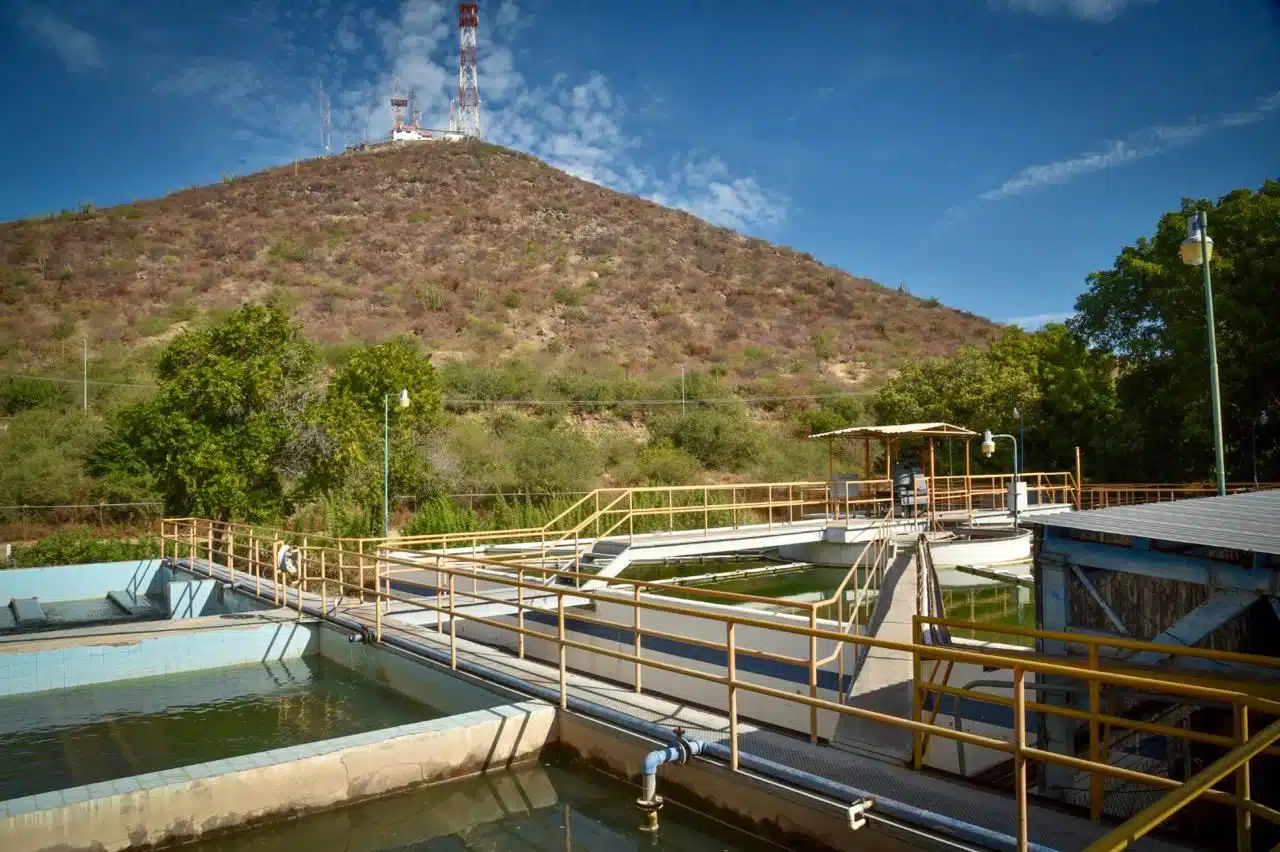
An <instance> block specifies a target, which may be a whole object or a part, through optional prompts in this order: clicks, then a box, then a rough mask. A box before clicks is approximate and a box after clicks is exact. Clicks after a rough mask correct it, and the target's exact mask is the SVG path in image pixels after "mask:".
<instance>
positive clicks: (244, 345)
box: [99, 304, 317, 521]
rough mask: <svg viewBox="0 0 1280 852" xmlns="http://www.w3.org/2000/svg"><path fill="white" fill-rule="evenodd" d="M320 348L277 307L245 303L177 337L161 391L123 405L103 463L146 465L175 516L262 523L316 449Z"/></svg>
mask: <svg viewBox="0 0 1280 852" xmlns="http://www.w3.org/2000/svg"><path fill="white" fill-rule="evenodd" d="M316 364H317V361H316V356H315V351H314V349H313V348H312V346H311V345H310V343H308V342H307V340H306V339H305V338H304V337H303V336H302V333H301V330H300V329H299V327H298V326H297V325H296V324H295V323H293V322H292V321H291V320H290V319H289V317H288V315H287V314H286V313H285V312H284V311H283V310H281V309H280V308H278V307H276V306H274V305H271V304H267V305H246V306H244V307H242V308H240V309H239V310H237V311H236V312H235V313H233V314H231V316H229V317H227V318H226V319H225V320H224V321H222V322H221V323H219V324H217V325H215V326H212V327H210V328H205V329H199V330H188V331H185V332H183V333H182V334H181V335H179V336H178V337H177V338H175V339H174V340H173V341H172V342H171V343H170V344H169V345H168V346H167V347H166V348H165V350H164V352H163V353H162V354H161V356H160V359H159V363H158V365H157V379H158V383H159V390H158V391H157V392H156V394H155V396H153V397H152V398H150V399H148V400H145V401H143V402H140V403H137V404H135V405H133V406H130V407H129V408H126V409H124V410H123V411H122V412H121V414H120V415H119V417H118V418H117V420H116V423H115V424H114V437H115V441H114V442H112V443H111V444H110V448H109V449H107V448H104V450H103V453H102V454H101V456H100V459H99V460H100V462H101V464H102V465H104V466H106V467H107V468H109V469H115V470H118V471H127V470H129V469H130V468H131V467H136V468H140V469H142V470H145V471H146V473H147V474H148V476H149V478H150V479H151V481H152V482H153V483H154V485H155V487H156V489H157V491H159V493H160V494H161V495H163V498H164V502H165V508H166V511H168V512H169V513H171V514H192V515H202V516H207V517H211V518H216V519H219V520H231V519H237V520H247V521H266V520H275V519H278V518H280V517H282V516H283V515H285V514H286V513H287V511H288V509H289V506H290V494H289V491H288V487H289V484H290V483H291V482H292V481H294V480H296V479H297V478H298V477H299V476H301V475H302V474H303V472H304V471H305V469H306V467H307V465H308V462H309V460H310V459H311V458H312V457H313V456H314V455H315V453H316V452H317V447H316V443H317V435H316V433H315V430H314V429H311V428H309V424H308V417H307V415H308V410H309V408H310V407H311V405H312V404H313V403H314V401H315V398H316V395H317V391H316V384H315V379H316Z"/></svg>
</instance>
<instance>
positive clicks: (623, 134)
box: [154, 0, 787, 229]
mask: <svg viewBox="0 0 1280 852" xmlns="http://www.w3.org/2000/svg"><path fill="white" fill-rule="evenodd" d="M489 8H492V6H491V7H489ZM324 20H325V21H326V22H327V25H328V26H331V27H332V28H333V34H332V38H331V39H329V43H330V49H331V55H322V56H318V57H316V59H315V61H314V62H313V63H312V67H313V70H312V71H311V72H310V73H309V76H307V77H302V76H299V74H298V73H297V72H288V71H286V70H284V69H283V68H282V67H279V66H276V65H273V64H271V63H270V62H269V61H264V59H263V58H262V56H261V54H256V53H255V54H247V55H246V56H247V58H243V59H242V58H236V57H205V58H201V59H197V60H194V61H193V60H189V59H184V60H182V61H181V62H180V63H178V62H177V61H176V59H174V60H171V61H172V62H173V64H174V66H175V67H171V68H169V69H168V70H167V72H165V73H163V74H160V75H158V77H159V80H160V81H159V82H158V83H155V84H154V86H155V89H156V91H158V92H160V93H163V94H167V95H171V96H186V97H194V98H201V99H203V100H204V102H205V103H208V104H211V105H213V106H216V107H218V108H219V109H220V110H221V111H222V112H223V113H224V114H225V115H226V116H227V118H228V119H229V120H230V121H231V122H232V124H233V126H232V127H230V128H228V132H227V134H226V136H227V138H231V133H232V132H235V131H239V134H240V135H239V136H238V137H237V138H238V139H241V140H245V141H246V142H247V143H248V144H250V145H253V146H256V151H258V152H260V154H259V155H260V156H266V155H267V152H269V151H276V152H277V154H278V157H279V159H285V158H293V157H298V156H307V155H312V156H313V155H314V154H315V153H316V152H317V142H318V140H319V136H320V117H319V114H318V110H317V103H318V98H317V97H316V91H317V88H318V86H319V85H321V84H322V85H323V86H324V88H325V90H326V91H327V92H329V94H330V99H331V102H332V117H333V144H334V146H335V147H337V148H339V149H340V148H341V147H342V146H343V145H344V144H345V143H354V142H356V141H359V140H360V139H361V138H363V137H366V136H367V138H369V139H379V138H383V137H384V136H385V134H386V132H387V131H388V130H389V128H390V126H391V108H390V106H389V103H388V99H389V96H390V95H391V90H392V87H393V80H396V81H398V82H399V84H400V88H401V89H402V91H408V90H410V89H413V90H415V91H416V92H417V96H418V102H419V106H420V109H421V112H422V123H423V124H424V125H425V126H427V127H433V128H442V127H444V126H445V125H446V123H447V120H448V115H449V102H450V100H451V99H452V98H453V97H455V95H456V92H457V79H458V48H457V39H458V30H457V5H456V3H454V2H447V0H405V1H404V2H403V3H402V4H401V5H400V7H399V8H398V9H397V11H396V13H395V14H394V15H392V16H391V17H381V16H380V15H378V14H376V13H374V12H371V11H370V10H369V9H368V8H367V7H365V8H361V7H358V6H355V5H353V4H352V3H350V2H349V3H348V4H347V5H346V6H342V5H341V4H335V8H332V9H326V10H325V16H324ZM527 25H528V16H527V15H525V14H524V13H523V12H522V10H521V9H520V8H519V7H518V6H517V5H516V3H515V2H513V0H505V2H503V3H502V4H501V5H498V6H497V7H496V11H494V12H493V13H492V14H490V15H489V16H488V17H485V16H482V17H481V22H480V31H479V33H478V40H479V51H478V55H479V69H478V70H479V83H480V100H481V124H482V128H483V130H484V133H485V136H486V138H487V139H489V140H490V141H492V142H496V143H498V144H501V145H506V146H508V147H512V148H516V149H519V150H522V151H526V152H528V153H530V154H533V155H534V156H537V157H539V158H541V159H543V160H545V161H547V162H548V163H550V164H551V165H553V166H556V167H557V168H560V169H563V170H564V171H566V172H568V173H569V174H572V175H574V176H576V177H579V178H582V179H584V180H588V181H592V182H594V183H598V184H601V185H604V186H608V187H610V188H613V189H617V190H620V191H622V192H628V193H632V194H635V195H639V196H642V197H645V198H649V199H651V200H654V201H657V202H659V203H661V204H666V205H668V206H671V207H676V208H679V209H682V210H686V211H688V212H690V213H693V214H694V215H697V216H701V217H703V218H705V219H708V220H709V221H712V222H715V223H717V224H721V225H725V226H728V227H733V228H738V229H749V228H752V227H762V226H768V225H774V224H777V223H780V222H782V221H784V220H785V218H786V209H787V200H786V199H785V198H783V197H781V196H780V195H778V194H776V193H773V192H771V191H769V190H767V189H766V188H765V187H763V186H761V185H760V184H759V182H757V181H756V180H755V178H753V177H750V176H743V175H735V174H733V173H732V172H731V170H730V169H729V167H728V165H727V164H726V163H725V162H724V161H723V160H722V159H721V158H719V157H717V156H715V155H714V154H710V153H703V152H679V153H678V154H677V156H675V157H672V158H669V160H668V159H667V154H666V153H665V152H664V154H663V157H664V161H665V167H664V168H660V169H659V168H654V167H653V165H652V163H653V157H652V152H651V151H649V150H647V149H646V146H645V141H644V133H643V129H642V128H643V127H644V126H645V124H646V122H647V120H648V119H647V117H646V115H645V110H644V109H641V110H640V112H639V114H638V115H635V114H632V112H631V111H630V109H629V107H628V104H627V102H626V100H625V99H624V98H622V97H620V95H619V93H618V92H617V91H616V90H615V88H614V87H613V85H612V83H611V82H610V81H609V79H608V78H607V77H606V76H604V75H603V74H600V73H598V72H591V73H588V74H587V75H586V76H585V77H581V78H577V79H571V78H569V77H568V76H567V75H565V74H557V75H555V76H554V77H553V78H552V79H551V81H550V82H548V83H545V84H542V85H536V86H535V85H530V84H529V83H528V82H527V81H526V79H525V77H524V76H523V74H521V72H520V70H519V68H518V67H517V53H516V51H515V50H514V49H513V47H514V45H513V42H512V36H513V35H514V34H515V33H516V32H518V31H519V30H521V29H522V28H524V27H525V26H527ZM254 27H255V28H257V29H259V30H263V29H265V30H266V31H267V32H266V33H265V34H266V35H268V36H270V38H271V39H272V41H273V43H275V44H277V45H278V51H277V53H278V55H284V54H288V53H290V52H292V51H297V50H300V49H305V46H304V45H302V44H301V43H300V42H299V41H298V40H297V37H296V36H294V35H292V34H291V33H290V31H289V29H288V28H287V27H285V26H283V25H275V24H272V23H270V21H269V20H268V19H267V17H266V16H265V15H264V14H259V15H258V16H257V17H256V18H255V19H254ZM642 97H652V93H649V94H648V95H642ZM257 161H258V160H256V159H255V162H257ZM277 161H279V160H277Z"/></svg>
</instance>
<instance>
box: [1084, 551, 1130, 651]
mask: <svg viewBox="0 0 1280 852" xmlns="http://www.w3.org/2000/svg"><path fill="white" fill-rule="evenodd" d="M1071 573H1072V574H1075V575H1076V580H1078V581H1079V582H1080V585H1081V586H1083V587H1084V590H1085V591H1086V592H1088V593H1089V597H1091V598H1093V602H1094V603H1096V604H1097V605H1098V607H1099V608H1100V609H1101V610H1102V614H1103V615H1105V616H1106V617H1107V621H1109V622H1111V626H1112V627H1114V628H1115V629H1116V632H1117V633H1119V634H1120V635H1121V636H1128V635H1130V634H1129V631H1128V629H1127V628H1126V627H1125V626H1124V622H1123V621H1121V620H1120V616H1118V615H1116V611H1115V610H1114V609H1112V608H1111V604H1109V603H1107V602H1106V601H1105V600H1103V599H1102V593H1101V592H1099V591H1098V587H1097V586H1095V585H1093V581H1092V580H1090V579H1089V578H1088V576H1086V575H1085V573H1084V571H1081V570H1080V566H1079V565H1072V566H1071Z"/></svg>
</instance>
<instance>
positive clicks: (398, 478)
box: [307, 338, 442, 509]
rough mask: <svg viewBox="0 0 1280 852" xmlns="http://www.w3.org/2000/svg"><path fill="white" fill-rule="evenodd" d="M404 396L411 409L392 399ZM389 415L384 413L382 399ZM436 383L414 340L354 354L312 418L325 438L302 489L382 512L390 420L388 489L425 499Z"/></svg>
mask: <svg viewBox="0 0 1280 852" xmlns="http://www.w3.org/2000/svg"><path fill="white" fill-rule="evenodd" d="M401 390H407V391H409V407H408V408H405V409H401V408H400V407H399V406H398V404H397V398H398V397H399V395H400V391H401ZM388 395H389V396H390V397H391V400H390V408H389V410H388V411H387V412H384V404H385V400H386V397H387V396H388ZM441 412H442V398H441V390H440V380H439V377H438V376H437V375H436V371H435V368H434V367H432V365H431V357H430V355H428V354H427V353H425V352H423V351H422V350H421V349H420V348H419V347H418V345H417V343H416V342H414V341H413V340H412V339H411V338H397V339H395V340H392V341H390V342H387V343H382V344H378V345H377V346H370V347H367V348H365V349H359V350H357V351H355V352H354V353H352V355H351V357H350V359H349V360H348V361H347V363H346V364H344V365H343V367H342V369H341V370H339V372H338V374H337V375H336V376H334V377H333V380H332V381H331V382H330V383H329V387H328V391H327V393H326V395H325V399H324V404H323V405H321V406H319V407H318V408H317V409H316V411H315V412H314V413H313V415H312V417H311V418H310V422H311V424H312V425H313V426H314V427H315V429H316V430H317V432H318V433H319V434H320V435H322V436H323V440H322V446H323V452H322V453H321V454H320V455H319V456H318V457H317V458H316V459H314V464H313V465H312V467H311V469H310V471H309V477H308V479H307V490H308V492H309V493H312V494H320V493H323V494H326V495H329V496H334V495H339V494H342V495H345V496H346V498H348V499H350V500H352V501H354V502H356V503H358V504H359V505H361V506H364V507H367V508H372V507H374V506H377V507H378V508H379V509H380V508H381V506H382V461H383V459H382V456H383V443H384V441H383V438H384V435H383V426H384V423H383V415H384V413H389V415H390V419H389V421H388V422H389V423H390V433H391V458H390V471H391V485H392V488H393V489H394V490H395V491H396V493H398V494H403V493H406V492H407V493H412V494H416V495H425V494H427V493H430V491H431V490H432V488H433V485H434V477H433V475H432V471H431V465H430V463H429V461H428V458H427V450H428V443H427V442H428V441H429V440H430V435H431V433H432V431H433V430H434V429H435V428H436V426H438V425H439V423H440V418H441Z"/></svg>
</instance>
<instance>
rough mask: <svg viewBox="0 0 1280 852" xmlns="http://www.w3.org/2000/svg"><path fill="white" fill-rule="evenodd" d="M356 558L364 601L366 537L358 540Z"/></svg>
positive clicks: (437, 590)
mask: <svg viewBox="0 0 1280 852" xmlns="http://www.w3.org/2000/svg"><path fill="white" fill-rule="evenodd" d="M356 558H357V560H358V561H359V565H360V603H364V539H360V540H359V541H358V542H356ZM439 593H440V590H439V589H438V588H437V589H436V594H439ZM374 600H375V601H376V600H377V599H376V598H375V599H374Z"/></svg>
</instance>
